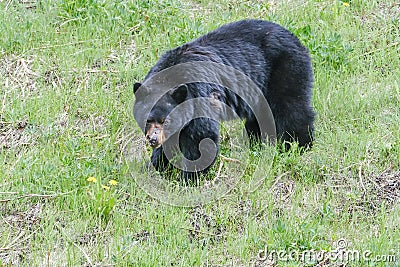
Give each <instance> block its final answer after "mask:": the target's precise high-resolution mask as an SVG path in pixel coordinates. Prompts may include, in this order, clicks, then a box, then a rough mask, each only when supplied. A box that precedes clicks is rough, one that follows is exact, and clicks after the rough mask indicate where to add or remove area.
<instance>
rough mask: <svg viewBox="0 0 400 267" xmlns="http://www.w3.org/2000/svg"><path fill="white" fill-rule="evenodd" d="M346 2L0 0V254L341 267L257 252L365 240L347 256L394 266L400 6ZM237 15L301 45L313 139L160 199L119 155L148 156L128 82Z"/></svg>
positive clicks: (81, 261)
mask: <svg viewBox="0 0 400 267" xmlns="http://www.w3.org/2000/svg"><path fill="white" fill-rule="evenodd" d="M345 3H347V2H342V1H317V0H316V1H269V2H266V1H237V0H234V1H227V0H221V1H209V0H198V1H194V0H193V1H181V0H178V1H172V0H165V1H162V0H148V1H108V0H101V1H94V0H91V1H81V0H73V1H65V0H57V1H1V2H0V18H1V19H0V20H1V23H0V58H1V60H0V162H1V163H0V216H1V217H0V266H28V265H31V266H114V265H115V266H167V265H168V266H170V265H173V266H344V265H343V264H344V263H345V261H341V260H336V261H335V260H333V259H331V260H325V261H318V260H312V259H308V260H305V261H302V260H295V259H290V258H289V259H287V260H284V259H282V258H281V259H279V260H278V262H277V265H273V263H272V262H271V261H269V260H266V259H263V257H262V256H263V253H261V252H265V250H268V251H269V252H271V251H272V250H276V251H286V252H293V253H302V252H307V251H311V250H314V251H331V252H332V251H335V249H337V248H338V246H340V244H341V243H340V242H341V240H342V239H343V240H345V242H346V245H347V247H346V249H347V250H348V251H349V250H350V251H359V252H368V251H370V252H371V256H370V259H371V260H370V261H367V260H365V259H363V258H360V259H356V260H352V259H350V260H349V262H348V264H347V265H346V266H398V265H399V264H400V247H399V242H398V241H399V240H400V228H399V218H400V204H399V199H400V172H399V169H400V129H399V125H400V117H399V114H400V113H399V107H400V97H399V96H400V81H399V77H400V68H399V66H400V38H399V36H400V17H399V14H400V12H399V11H400V5H399V3H397V2H396V1H372V0H366V1H358V0H351V1H349V4H345ZM248 17H251V18H262V19H266V20H271V21H274V22H277V23H279V24H281V25H283V26H285V27H287V28H288V29H290V30H291V31H293V32H294V33H295V34H296V35H297V36H299V38H300V39H301V41H302V42H303V43H304V44H305V45H306V46H307V47H308V48H309V49H310V52H311V55H312V59H313V66H314V72H315V87H314V106H315V109H316V111H317V113H318V118H317V121H316V129H317V130H316V141H315V145H314V147H313V149H312V150H311V151H309V152H307V153H304V154H300V153H299V152H298V151H297V150H296V149H293V150H290V151H288V152H285V153H279V154H277V155H276V156H275V157H274V159H273V165H272V169H271V171H270V174H269V175H268V176H266V177H265V181H264V182H263V184H262V185H261V186H260V187H259V188H258V189H257V190H255V191H254V192H248V191H246V190H241V189H240V188H239V189H235V190H233V191H232V192H230V193H229V194H228V195H226V196H225V197H224V198H223V199H221V200H219V201H215V202H212V203H210V204H206V205H199V206H197V207H193V208H180V207H174V206H170V205H165V204H162V203H160V202H159V201H158V200H156V199H154V198H152V197H150V196H148V195H147V194H146V193H145V192H144V191H143V190H142V189H141V188H140V187H138V186H137V184H136V183H135V179H134V177H132V176H131V175H130V172H129V166H128V165H127V163H126V162H125V160H124V152H126V149H127V144H129V146H128V147H129V148H130V150H129V151H128V153H129V154H130V155H133V156H135V157H137V158H141V157H142V156H143V155H147V154H148V152H143V151H142V150H141V149H140V147H141V146H143V136H142V133H141V132H140V129H139V127H138V126H137V124H136V122H135V121H134V118H133V114H132V107H133V101H134V96H133V83H134V82H135V81H139V80H141V79H143V77H144V75H145V74H146V72H147V71H148V70H149V68H150V67H151V66H152V65H153V64H154V63H155V62H156V60H157V59H158V57H159V56H160V55H161V53H162V52H163V51H166V50H168V49H170V48H173V47H175V46H177V45H180V44H182V43H184V42H187V41H190V40H192V39H193V38H196V37H198V36H200V35H201V34H204V33H206V32H208V31H210V30H212V29H214V28H216V27H218V26H220V25H222V24H224V23H227V22H230V21H235V20H239V19H243V18H248ZM146 157H147V156H146ZM256 158H257V157H255V158H254V159H252V160H251V162H250V163H254V161H253V160H256ZM89 177H95V178H96V182H93V181H92V182H90V181H88V180H87V179H88V178H89ZM110 180H116V181H118V184H117V185H110V184H108V182H109V181H110ZM102 185H105V186H108V187H109V189H103V188H102ZM385 255H386V259H384V258H385ZM379 256H381V257H380V259H381V261H378V260H377V259H378V258H377V257H379ZM389 256H393V257H389ZM374 259H375V260H374ZM382 259H383V260H382ZM344 260H345V259H344ZM341 264H342V265H341Z"/></svg>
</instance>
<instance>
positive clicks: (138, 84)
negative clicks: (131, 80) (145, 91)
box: [133, 83, 142, 94]
mask: <svg viewBox="0 0 400 267" xmlns="http://www.w3.org/2000/svg"><path fill="white" fill-rule="evenodd" d="M140 86H142V84H141V83H135V84H134V85H133V93H134V94H136V91H137V90H138V89H139V87H140Z"/></svg>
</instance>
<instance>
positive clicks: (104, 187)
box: [101, 184, 110, 190]
mask: <svg viewBox="0 0 400 267" xmlns="http://www.w3.org/2000/svg"><path fill="white" fill-rule="evenodd" d="M101 188H103V189H104V190H110V187H109V186H106V185H103V184H102V185H101Z"/></svg>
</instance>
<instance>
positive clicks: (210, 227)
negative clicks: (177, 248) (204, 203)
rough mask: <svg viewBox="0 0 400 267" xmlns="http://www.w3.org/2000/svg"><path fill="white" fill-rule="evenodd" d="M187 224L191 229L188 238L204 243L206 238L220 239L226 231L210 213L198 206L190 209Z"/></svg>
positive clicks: (213, 240)
mask: <svg viewBox="0 0 400 267" xmlns="http://www.w3.org/2000/svg"><path fill="white" fill-rule="evenodd" d="M189 225H191V227H192V230H189V238H190V239H191V240H194V241H197V242H200V243H203V244H204V245H205V243H204V242H205V241H206V240H210V241H211V242H215V241H221V240H222V239H223V234H224V233H225V231H226V226H225V225H224V224H223V223H218V222H217V220H216V218H215V216H213V214H212V213H209V212H206V210H205V209H204V208H203V207H200V206H198V207H196V208H194V209H192V210H191V211H190V218H189Z"/></svg>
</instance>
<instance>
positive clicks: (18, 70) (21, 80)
mask: <svg viewBox="0 0 400 267" xmlns="http://www.w3.org/2000/svg"><path fill="white" fill-rule="evenodd" d="M34 61H35V58H34V57H33V56H28V57H25V58H23V57H18V56H15V55H10V56H6V57H3V58H2V59H1V60H0V75H1V76H4V78H5V81H4V87H5V88H7V89H8V90H15V89H20V90H21V93H22V95H21V97H22V98H25V97H27V96H29V95H30V94H32V93H33V92H36V91H37V90H38V86H37V80H38V78H39V77H40V75H39V73H37V72H35V71H34V70H33V62H34Z"/></svg>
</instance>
